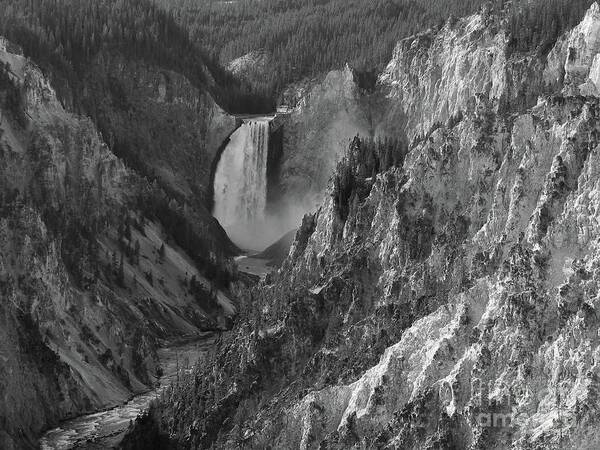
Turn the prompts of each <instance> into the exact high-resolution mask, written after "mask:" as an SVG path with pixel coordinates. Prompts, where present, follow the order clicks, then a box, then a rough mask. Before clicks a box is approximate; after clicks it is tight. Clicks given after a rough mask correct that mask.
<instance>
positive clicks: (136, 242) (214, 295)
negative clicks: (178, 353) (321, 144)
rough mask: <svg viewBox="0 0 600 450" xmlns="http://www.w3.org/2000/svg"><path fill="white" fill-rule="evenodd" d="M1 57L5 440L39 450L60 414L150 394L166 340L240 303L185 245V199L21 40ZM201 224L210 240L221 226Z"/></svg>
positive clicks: (210, 322)
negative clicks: (72, 98) (115, 139)
mask: <svg viewBox="0 0 600 450" xmlns="http://www.w3.org/2000/svg"><path fill="white" fill-rule="evenodd" d="M0 61H1V62H2V64H3V65H2V68H1V69H0V70H2V77H3V84H2V86H1V88H0V299H1V301H0V317H1V318H2V324H3V326H2V327H0V328H1V331H0V338H1V339H0V340H1V343H0V396H1V398H2V399H3V401H2V402H0V447H2V448H7V449H9V448H35V447H36V445H37V442H36V439H37V436H38V435H39V433H40V432H42V431H43V430H45V429H47V428H49V427H52V426H56V425H57V424H58V422H59V421H60V420H63V419H66V418H70V417H73V416H76V415H79V414H83V413H86V412H92V411H95V410H96V409H98V408H106V407H110V406H113V405H115V404H118V403H121V402H123V401H125V400H126V399H127V398H129V397H130V396H131V395H132V394H133V393H139V392H142V391H145V390H147V389H148V388H149V387H150V386H152V385H153V383H154V382H155V380H156V377H157V374H158V372H159V370H160V368H159V367H158V360H157V357H156V348H157V346H158V345H160V343H161V342H163V341H167V340H170V339H181V338H182V337H194V336H196V337H198V336H202V335H203V334H204V333H205V332H206V331H207V330H213V329H217V328H222V327H224V326H225V325H226V324H227V321H229V320H230V319H229V317H230V316H232V315H233V314H235V307H234V306H233V304H232V303H231V301H230V300H229V299H228V298H227V295H226V293H225V292H223V291H224V290H226V287H225V285H224V284H222V285H219V286H217V287H215V286H214V285H213V284H211V283H209V282H208V280H207V277H208V276H209V275H208V274H209V272H210V270H214V266H206V267H202V266H201V265H200V264H199V263H198V261H202V262H204V261H209V260H210V258H216V256H215V255H212V256H211V255H209V254H207V255H202V256H203V258H206V259H199V258H198V256H200V255H196V254H189V253H186V252H185V251H184V250H182V249H181V247H180V246H179V245H178V243H177V236H174V232H175V229H174V228H175V226H179V224H180V223H183V222H182V221H183V219H181V217H182V216H184V215H185V211H183V207H182V206H179V205H177V204H175V203H174V202H171V203H168V196H167V195H166V194H165V193H164V191H163V190H161V188H160V187H158V186H157V183H156V182H154V183H153V182H151V181H149V180H148V179H146V178H144V177H142V176H141V175H140V174H139V173H138V172H136V171H135V170H134V169H132V168H131V167H130V166H127V165H126V164H125V163H124V162H123V160H121V159H119V158H118V157H116V156H115V154H114V153H113V152H112V150H111V148H109V146H108V145H107V144H106V143H105V142H104V139H103V136H101V135H100V133H99V132H98V130H97V128H96V126H95V124H94V123H93V122H92V121H91V120H90V119H88V118H85V117H82V116H79V115H77V114H74V113H72V112H70V111H68V110H66V109H65V108H63V106H62V104H61V102H60V101H59V100H58V98H57V95H56V93H55V91H54V89H53V87H52V86H51V84H50V82H49V81H48V79H47V78H46V77H45V76H44V74H43V73H42V72H41V70H40V69H39V68H38V67H37V66H35V64H34V63H33V62H31V61H29V60H28V59H26V58H25V57H23V56H22V55H21V54H20V53H19V50H18V48H17V47H16V46H13V45H11V44H10V43H8V42H7V41H5V40H0ZM6 80H10V81H6ZM157 90H158V92H161V88H160V85H158V86H157ZM168 91H169V89H167V93H166V94H165V95H167V96H168V95H172V96H171V98H170V101H172V102H174V103H176V102H177V100H176V97H175V96H174V94H173V93H171V94H169V92H168ZM11 96H12V97H11ZM8 98H12V99H13V100H12V103H11V102H8V100H7V99H8ZM15 99H16V100H15ZM163 100H165V99H163ZM159 101H161V100H160V99H157V102H159ZM181 101H183V100H181ZM196 106H198V105H196ZM196 106H195V107H196ZM215 120H216V119H215ZM211 133H216V134H218V129H217V130H216V131H214V130H213V131H211ZM106 138H107V140H110V136H109V137H106ZM216 140H218V139H216ZM113 145H114V143H113ZM180 150H181V149H180ZM176 153H177V152H176V150H175V149H172V150H171V154H176ZM181 186H182V189H181V190H182V191H185V189H186V188H185V185H181ZM187 189H188V190H189V191H190V192H191V191H192V188H187ZM165 199H167V200H165ZM147 202H149V203H150V204H151V205H152V206H154V207H156V208H157V209H158V208H159V207H160V205H161V204H162V203H161V202H164V203H168V207H169V208H171V209H169V211H171V212H170V213H168V214H167V212H166V209H164V210H154V212H153V211H152V210H151V209H150V208H148V206H147ZM200 213H201V212H199V211H198V210H196V212H191V213H189V214H190V215H192V214H200ZM166 218H168V219H169V221H167V220H166ZM204 223H206V224H208V225H206V227H207V229H208V230H216V231H209V232H207V239H208V238H209V236H210V233H212V234H213V235H217V236H218V233H223V232H222V230H220V227H218V225H217V224H214V220H213V219H212V218H210V216H209V215H208V214H207V217H205V218H204ZM170 227H173V228H170ZM219 230H220V231H219ZM188 233H189V234H188V236H194V231H193V230H192V229H191V228H190V229H188ZM198 242H200V241H199V240H198ZM205 248H207V249H210V245H209V244H207V245H206V247H205ZM210 278H211V279H216V278H217V277H216V275H215V274H210Z"/></svg>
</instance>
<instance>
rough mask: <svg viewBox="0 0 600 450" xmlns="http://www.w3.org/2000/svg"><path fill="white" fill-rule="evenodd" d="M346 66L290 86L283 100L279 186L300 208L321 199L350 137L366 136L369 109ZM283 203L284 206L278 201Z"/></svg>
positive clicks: (309, 207)
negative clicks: (284, 113)
mask: <svg viewBox="0 0 600 450" xmlns="http://www.w3.org/2000/svg"><path fill="white" fill-rule="evenodd" d="M361 97H362V93H361V90H360V88H359V86H358V83H357V81H356V79H355V75H354V73H353V71H352V70H351V69H350V67H348V66H346V67H345V69H344V70H339V71H332V72H330V73H328V74H327V76H326V77H325V78H324V79H323V80H322V81H320V82H316V83H303V84H298V85H294V86H291V87H290V88H288V89H287V91H286V92H284V94H283V96H282V102H283V103H284V104H285V105H286V106H287V107H290V108H292V109H291V112H290V113H289V116H288V117H287V119H286V120H285V124H284V132H283V136H284V137H283V155H282V167H281V170H280V179H281V181H280V190H281V192H282V193H281V195H282V196H284V197H285V201H286V202H289V200H290V198H291V199H293V200H292V202H297V203H299V204H300V205H301V209H303V210H304V211H307V210H310V209H312V208H313V207H314V206H315V205H316V204H317V203H318V202H319V201H320V200H321V197H322V194H323V192H324V190H325V188H326V186H327V182H328V180H329V177H330V176H331V173H332V172H333V169H334V168H335V164H336V163H337V161H339V159H340V157H341V155H342V154H343V152H344V150H345V149H346V148H347V146H348V143H349V141H350V140H351V139H352V138H353V137H354V136H356V135H357V134H360V135H362V136H370V135H371V134H372V133H371V123H370V118H369V111H368V110H366V109H365V108H364V107H363V106H364V105H363V100H362V98H361ZM282 206H285V205H282Z"/></svg>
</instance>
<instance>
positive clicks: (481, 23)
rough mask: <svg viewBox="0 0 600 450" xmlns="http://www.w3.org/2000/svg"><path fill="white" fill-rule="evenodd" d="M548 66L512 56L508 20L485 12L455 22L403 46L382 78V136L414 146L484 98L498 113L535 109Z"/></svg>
mask: <svg viewBox="0 0 600 450" xmlns="http://www.w3.org/2000/svg"><path fill="white" fill-rule="evenodd" d="M543 69H544V63H543V61H541V60H540V59H539V58H538V57H536V56H533V55H532V56H524V55H510V54H509V51H508V37H507V35H506V27H505V24H504V19H503V18H502V17H499V16H497V15H492V14H490V13H489V12H486V11H483V12H481V13H479V14H476V15H473V16H470V17H467V18H464V19H451V20H449V21H448V22H447V23H446V24H445V25H444V26H443V27H442V29H440V30H429V31H426V32H424V33H422V34H419V35H417V36H414V37H410V38H407V39H404V40H402V41H401V42H400V43H398V45H397V46H396V48H395V50H394V54H393V56H392V59H391V61H390V62H389V64H388V66H387V67H386V69H385V70H384V71H383V73H382V74H381V75H380V76H379V80H378V83H379V86H380V89H381V90H382V91H383V93H384V94H385V95H386V96H387V98H388V100H389V101H388V102H386V103H384V104H383V105H382V107H380V114H381V117H380V118H379V119H378V122H379V124H378V127H379V130H378V131H379V133H383V134H391V135H394V134H398V133H401V132H404V133H406V135H407V136H408V137H409V139H410V140H412V139H413V138H415V137H416V136H421V135H426V134H427V133H429V132H430V130H431V129H432V128H433V127H435V126H436V125H438V124H446V122H447V121H448V120H453V118H456V116H457V115H459V114H461V113H463V112H465V111H467V110H471V109H473V108H474V107H475V96H476V95H479V96H483V97H485V99H486V100H487V101H488V103H489V104H490V105H492V107H493V110H494V111H495V112H502V110H503V109H506V108H509V107H510V108H511V109H513V110H514V109H521V108H525V107H529V106H532V105H533V104H535V102H536V101H537V96H538V95H540V94H542V93H543V92H544V87H545V86H544V85H545V82H544V81H543V80H542V75H541V72H542V71H543Z"/></svg>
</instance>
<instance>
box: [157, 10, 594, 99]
mask: <svg viewBox="0 0 600 450" xmlns="http://www.w3.org/2000/svg"><path fill="white" fill-rule="evenodd" d="M155 1H156V2H157V3H158V4H160V5H161V6H163V7H164V8H165V9H167V10H168V11H170V12H171V13H172V15H173V17H174V18H175V19H176V20H177V21H178V22H179V23H181V24H182V25H183V26H184V27H185V28H186V29H187V30H188V31H189V33H190V37H191V39H192V40H193V41H195V42H197V43H198V44H199V45H200V46H201V47H202V48H203V49H204V50H205V51H206V52H207V54H209V55H210V56H211V58H212V59H213V60H215V61H220V62H221V63H222V64H226V63H228V62H229V61H231V60H233V59H235V58H238V57H240V56H243V55H245V54H248V53H249V52H251V51H256V50H264V51H266V53H267V54H268V55H269V56H270V58H269V62H268V64H269V69H268V70H267V73H266V74H265V73H261V72H256V73H252V72H251V73H250V75H249V76H248V78H249V81H250V83H251V85H252V89H253V92H254V93H255V94H257V95H258V96H259V97H267V98H268V97H269V96H274V95H275V96H276V95H277V93H279V92H281V90H282V89H283V88H284V87H285V86H286V85H287V84H289V83H290V82H294V81H297V80H300V79H302V78H304V77H311V76H316V75H318V74H321V73H323V72H327V71H329V70H331V69H335V68H339V67H342V66H343V65H344V64H346V63H349V64H350V65H351V66H352V67H353V68H354V69H356V70H357V71H359V72H369V71H376V70H378V69H381V68H382V67H383V66H384V65H385V64H386V63H387V62H388V61H389V59H390V56H391V54H392V51H393V48H394V45H395V44H396V43H397V42H398V40H399V39H402V38H404V37H407V36H410V35H412V34H414V33H417V32H420V31H423V30H426V29H427V28H435V27H439V26H441V25H442V24H443V23H444V22H445V21H446V20H447V19H448V18H449V17H451V16H454V17H461V16H464V15H467V14H470V13H472V12H475V11H477V10H478V9H480V8H482V7H487V8H488V9H490V10H496V11H499V10H506V13H507V17H508V20H509V28H510V32H511V35H510V48H511V49H512V50H514V51H530V50H531V49H537V48H539V49H541V50H542V51H547V50H549V46H550V44H551V43H552V42H554V40H555V39H556V37H557V36H558V35H559V34H560V33H561V32H563V31H564V30H565V29H567V28H569V27H572V26H573V25H575V24H576V23H577V21H578V20H579V19H580V18H581V16H582V15H583V13H584V12H585V10H586V9H587V8H588V7H589V5H590V4H591V0H551V1H547V0H535V1H527V2H524V1H521V0H514V1H512V2H511V1H507V0H491V1H490V0H449V1H438V2H435V1H428V0H350V1H348V0H301V1H296V0H265V1H259V2H258V1H255V0H239V1H234V2H224V1H221V0H155Z"/></svg>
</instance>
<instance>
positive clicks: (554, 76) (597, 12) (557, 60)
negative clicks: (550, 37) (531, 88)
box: [544, 2, 600, 95]
mask: <svg viewBox="0 0 600 450" xmlns="http://www.w3.org/2000/svg"><path fill="white" fill-rule="evenodd" d="M599 50H600V7H599V6H598V4H597V3H595V2H594V4H592V6H591V7H590V9H589V10H588V12H587V14H586V15H585V18H584V19H583V21H582V22H581V23H580V24H579V25H578V26H577V27H575V28H574V29H573V30H572V31H571V32H569V33H566V34H565V35H564V36H562V37H561V39H560V40H559V41H558V42H557V43H556V45H555V46H554V48H553V49H552V51H551V52H550V54H549V55H548V68H547V69H546V71H545V73H544V77H545V78H546V80H547V81H548V82H564V86H565V92H566V93H567V94H568V95H578V94H580V93H581V94H582V95H598V93H599V92H600V91H599V90H598V89H599V87H598V86H599V83H600V78H599V77H600V58H599V57H598V51H599Z"/></svg>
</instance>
